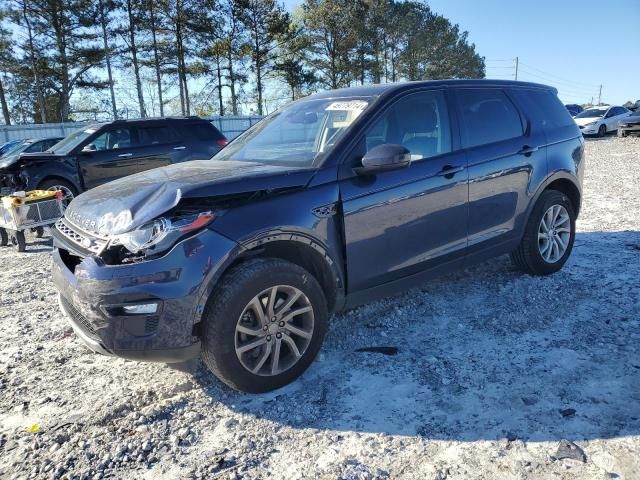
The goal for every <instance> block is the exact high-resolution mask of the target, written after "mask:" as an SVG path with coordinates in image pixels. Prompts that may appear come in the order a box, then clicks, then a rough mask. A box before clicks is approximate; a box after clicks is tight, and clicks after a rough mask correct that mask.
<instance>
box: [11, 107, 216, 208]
mask: <svg viewBox="0 0 640 480" xmlns="http://www.w3.org/2000/svg"><path fill="white" fill-rule="evenodd" d="M58 140H62V139H57V140H56V141H55V142H53V143H51V144H50V145H48V146H47V148H45V149H40V150H33V151H34V152H35V151H37V152H41V153H31V154H29V155H21V156H20V157H19V158H18V157H16V158H15V159H14V161H12V162H10V163H2V162H4V159H3V160H2V161H1V162H0V189H1V191H2V192H3V195H8V194H10V193H13V192H15V191H17V190H48V189H50V188H55V189H56V190H61V191H63V192H64V193H65V196H66V197H68V198H73V197H74V196H75V195H77V194H78V193H80V192H83V191H86V190H89V189H91V188H94V187H96V186H98V185H102V184H104V183H107V182H110V181H112V180H116V179H118V178H121V177H125V176H127V175H132V174H134V173H139V172H143V171H146V170H150V169H152V168H157V167H163V166H166V165H171V164H174V163H179V162H186V161H189V160H194V159H198V158H210V157H212V156H213V155H214V154H215V153H217V152H219V151H220V150H221V149H222V148H223V147H224V146H225V145H226V144H227V139H226V138H225V137H224V135H222V133H220V131H219V130H218V129H217V128H215V127H214V126H213V125H212V124H211V122H209V121H207V120H204V119H202V118H199V117H184V118H183V117H175V118H174V117H169V118H149V119H142V120H116V121H114V122H110V123H99V124H94V125H90V126H87V127H83V128H80V129H78V130H76V131H75V132H73V133H71V134H70V135H68V136H67V137H66V138H64V140H62V141H60V142H59V143H58ZM54 144H55V145H54ZM26 151H29V150H26Z"/></svg>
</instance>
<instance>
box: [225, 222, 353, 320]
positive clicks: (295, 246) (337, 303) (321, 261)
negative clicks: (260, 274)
mask: <svg viewBox="0 0 640 480" xmlns="http://www.w3.org/2000/svg"><path fill="white" fill-rule="evenodd" d="M251 258H280V259H282V260H286V261H288V262H291V263H293V264H296V265H298V266H300V267H302V268H304V269H305V270H307V271H308V272H309V273H310V274H311V275H313V276H314V277H315V279H316V280H317V281H318V282H319V283H320V286H321V287H322V291H323V292H324V295H325V298H326V299H327V306H328V308H329V312H332V311H334V310H335V309H336V308H338V309H339V308H340V307H341V306H342V303H343V302H344V287H343V285H344V282H343V279H342V274H341V271H340V269H339V267H338V265H337V264H336V262H334V260H333V259H332V258H331V256H330V255H329V254H328V252H327V250H326V249H325V248H324V247H323V246H322V245H321V244H319V243H318V242H316V241H314V240H313V239H311V238H308V237H306V236H303V235H296V234H284V235H273V236H269V237H267V238H265V239H261V240H256V241H253V242H251V243H249V244H247V245H245V249H244V250H243V251H242V252H241V253H240V254H239V255H238V256H237V257H236V258H235V259H234V260H233V262H231V263H230V264H229V266H228V267H227V269H225V272H226V271H227V270H228V269H230V268H232V267H234V266H235V265H237V264H239V263H242V262H244V261H246V260H248V259H251ZM222 275H224V273H223V274H222Z"/></svg>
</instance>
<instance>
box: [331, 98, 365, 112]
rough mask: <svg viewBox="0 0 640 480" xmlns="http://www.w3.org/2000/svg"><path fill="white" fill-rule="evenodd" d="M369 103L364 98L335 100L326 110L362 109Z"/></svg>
mask: <svg viewBox="0 0 640 480" xmlns="http://www.w3.org/2000/svg"><path fill="white" fill-rule="evenodd" d="M367 105H368V103H367V102H365V101H364V100H349V101H347V102H333V103H331V104H330V105H329V106H328V107H327V108H325V110H352V111H353V110H355V111H362V110H364V109H365V108H366V107H367Z"/></svg>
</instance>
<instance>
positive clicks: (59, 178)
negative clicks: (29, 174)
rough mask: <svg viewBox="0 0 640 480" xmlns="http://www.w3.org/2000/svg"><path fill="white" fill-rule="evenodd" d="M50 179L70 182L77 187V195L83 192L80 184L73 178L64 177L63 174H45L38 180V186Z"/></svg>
mask: <svg viewBox="0 0 640 480" xmlns="http://www.w3.org/2000/svg"><path fill="white" fill-rule="evenodd" d="M49 181H58V182H64V183H68V184H70V185H71V186H72V187H73V188H74V189H75V191H76V195H77V194H79V193H80V192H82V189H81V188H80V186H79V185H78V184H77V183H76V182H75V181H74V180H73V179H70V178H67V177H64V176H62V175H45V176H43V178H42V179H40V181H39V182H38V187H40V185H42V184H44V183H45V182H49Z"/></svg>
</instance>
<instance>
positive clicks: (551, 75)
mask: <svg viewBox="0 0 640 480" xmlns="http://www.w3.org/2000/svg"><path fill="white" fill-rule="evenodd" d="M520 63H521V65H524V66H525V67H527V68H530V69H531V70H535V71H537V72H540V73H542V74H543V75H545V76H547V77H555V78H557V79H558V80H560V81H564V82H569V83H572V84H574V85H581V86H583V87H588V88H598V87H599V85H592V84H588V83H582V82H576V81H573V80H569V79H567V78H564V77H561V76H559V75H556V74H555V73H549V72H545V71H544V70H541V69H539V68H537V67H534V66H533V65H529V64H528V63H524V62H520Z"/></svg>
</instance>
